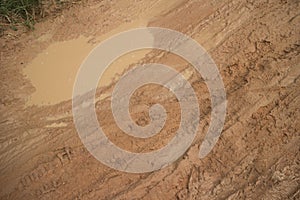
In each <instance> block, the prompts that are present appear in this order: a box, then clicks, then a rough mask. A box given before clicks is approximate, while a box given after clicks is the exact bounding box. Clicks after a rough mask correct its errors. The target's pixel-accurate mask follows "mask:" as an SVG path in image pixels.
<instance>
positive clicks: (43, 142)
mask: <svg viewBox="0 0 300 200" xmlns="http://www.w3.org/2000/svg"><path fill="white" fill-rule="evenodd" d="M166 2H167V1H161V0H155V1H147V3H145V2H143V1H122V2H121V1H120V2H117V1H96V0H94V1H86V3H85V4H84V5H74V6H73V7H72V8H70V9H68V10H64V11H62V15H61V16H58V17H56V18H50V19H49V20H47V21H45V22H41V23H39V24H37V25H36V30H35V31H34V32H32V33H24V34H22V35H21V36H17V37H16V38H15V37H14V36H12V35H7V36H5V37H2V38H0V41H1V46H2V47H1V50H0V53H1V54H0V56H1V60H0V63H1V68H0V74H1V75H0V91H1V99H0V186H1V187H0V198H1V199H300V192H299V185H300V184H299V182H300V179H299V178H300V176H299V163H300V156H299V151H300V149H299V144H300V137H299V136H300V125H299V121H300V111H299V104H300V90H299V87H300V79H299V77H300V55H299V54H300V29H299V26H300V2H299V1H297V0H286V1H284V0H269V1H267V0H266V1H265V0H263V1H248V0H230V1H214V0H213V1H209V2H208V1H202V0H201V1H192V0H191V1H186V0H179V1H173V3H172V5H169V4H168V3H166ZM158 8H159V9H158ZM146 9H147V12H148V13H153V17H151V18H150V19H148V18H147V21H146V22H147V25H148V26H159V27H165V28H171V29H174V30H178V31H181V32H183V33H185V34H187V35H189V36H191V37H192V38H193V39H195V40H196V41H198V42H199V43H200V44H201V45H203V46H204V47H205V49H206V50H208V52H209V53H210V55H211V56H212V58H213V59H214V60H215V62H216V64H217V66H218V68H219V71H220V73H221V75H222V78H223V81H224V84H225V88H226V92H227V100H228V110H227V117H226V123H225V127H224V131H223V133H222V136H221V138H220V139H219V141H218V143H217V145H216V146H215V147H214V149H213V151H212V152H211V153H210V154H209V155H208V156H207V157H205V158H204V159H201V160H200V159H199V158H198V157H197V155H198V151H199V145H200V144H201V142H202V140H203V138H204V136H205V133H206V131H207V128H208V125H209V121H210V120H209V119H210V100H209V95H208V91H207V88H206V86H205V83H204V81H203V79H202V78H201V76H200V75H199V74H197V73H195V71H194V70H193V69H192V67H191V66H189V64H188V63H186V62H185V61H183V60H180V59H179V58H178V57H176V56H174V55H172V54H168V53H166V52H161V51H152V52H151V53H148V54H147V55H146V57H145V58H144V59H142V60H141V63H147V62H159V63H163V64H168V65H171V66H174V68H176V69H177V70H179V71H181V72H182V73H183V74H184V75H185V76H186V77H187V78H188V79H189V81H190V83H191V84H192V86H193V88H194V89H195V90H196V93H197V96H198V98H199V105H200V109H201V114H202V116H201V123H200V127H199V130H200V131H199V133H198V136H197V138H196V139H195V141H194V142H193V145H192V146H191V147H190V148H189V150H188V151H187V152H186V153H185V154H184V156H183V157H181V158H180V159H179V160H178V161H176V162H175V163H173V164H171V165H170V166H168V167H166V168H164V169H162V170H159V171H156V172H152V173H146V174H128V173H123V172H118V171H116V170H113V169H110V168H108V167H106V166H104V165H102V164H101V163H100V162H98V161H97V160H96V159H95V158H93V157H92V156H91V155H90V154H89V152H88V151H87V150H86V149H85V147H84V146H83V145H82V143H81V141H80V139H79V137H78V135H77V133H76V130H75V127H74V124H73V118H72V112H71V100H67V101H64V102H61V103H59V104H55V105H48V106H30V107H28V106H26V105H25V103H26V99H27V98H28V97H29V96H30V95H32V93H33V92H34V91H35V88H34V86H33V85H32V84H31V82H30V80H28V79H27V78H26V77H24V75H23V73H22V70H23V68H24V67H25V66H26V65H27V64H28V63H29V62H30V61H31V60H32V59H34V58H35V57H36V56H37V54H38V53H39V52H40V51H41V50H44V49H45V48H47V46H49V45H50V44H51V43H54V42H57V41H65V40H70V39H74V38H77V37H79V36H80V35H83V36H85V37H89V38H91V40H90V42H91V43H95V42H97V40H96V38H97V37H98V36H99V35H103V34H105V33H108V32H109V31H111V30H113V29H116V28H118V27H119V26H122V25H124V24H125V25H126V24H128V23H131V22H133V21H135V20H137V19H139V20H143V19H144V18H145V19H146V17H145V14H143V12H144V11H145V10H146ZM125 27H126V26H125ZM116 81H117V80H116ZM113 86H114V82H113V83H112V84H111V85H109V86H107V87H103V88H101V89H99V91H98V93H97V94H98V96H99V98H98V99H97V102H96V108H97V110H98V111H99V113H98V117H99V121H100V123H101V124H102V126H103V128H104V129H106V130H108V131H111V132H113V133H111V134H108V137H109V138H110V139H111V140H113V141H114V142H115V143H116V144H118V145H119V146H120V147H122V148H125V149H128V150H131V151H136V152H143V151H150V150H153V149H157V148H160V147H162V146H163V145H164V144H166V143H167V142H168V141H169V139H170V138H171V137H172V134H173V133H174V130H176V128H177V127H178V123H179V120H180V118H179V107H178V103H177V102H176V99H175V98H174V96H173V95H172V94H171V93H167V92H166V91H164V89H163V88H159V87H157V86H153V85H149V86H146V87H144V88H142V89H141V91H137V92H136V93H135V95H134V96H133V98H132V102H131V108H132V116H133V118H134V119H135V120H136V121H137V123H138V124H143V123H147V121H148V120H149V119H148V116H147V115H146V114H145V113H146V110H144V109H143V107H141V106H140V105H144V103H145V101H149V99H150V102H152V101H153V102H154V101H156V100H158V101H160V102H161V103H162V104H164V106H165V108H166V110H167V111H168V117H169V119H168V120H169V121H167V126H166V127H165V128H164V130H163V131H162V132H161V133H160V134H158V135H157V136H155V137H153V138H151V140H150V141H146V140H135V139H133V138H130V137H128V136H126V135H125V134H122V132H121V131H120V130H119V128H117V126H116V124H115V123H114V119H113V117H112V114H111V110H110V109H109V105H110V98H109V95H110V94H111V92H112V89H113ZM103 94H104V95H103ZM153 94H157V96H159V97H160V98H158V99H156V98H155V95H153ZM101 95H103V96H104V97H101ZM161 97H162V98H161ZM100 110H101V112H100Z"/></svg>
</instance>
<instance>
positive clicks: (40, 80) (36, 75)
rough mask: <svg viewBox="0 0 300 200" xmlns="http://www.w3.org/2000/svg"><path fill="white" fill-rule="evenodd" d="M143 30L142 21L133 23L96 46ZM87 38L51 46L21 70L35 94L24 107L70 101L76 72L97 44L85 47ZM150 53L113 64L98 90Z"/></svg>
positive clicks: (99, 39) (100, 39)
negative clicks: (123, 34) (121, 33)
mask: <svg viewBox="0 0 300 200" xmlns="http://www.w3.org/2000/svg"><path fill="white" fill-rule="evenodd" d="M141 26H145V23H144V22H143V21H136V22H134V23H131V24H126V25H123V26H120V27H118V29H115V30H112V31H111V32H109V33H108V34H105V35H102V36H101V37H99V38H96V41H97V42H96V43H97V44H98V43H100V42H101V41H103V40H104V39H107V38H109V37H110V36H112V35H114V34H116V33H119V32H121V31H124V30H128V29H129V28H133V27H141ZM88 41H89V38H85V37H79V38H77V39H75V40H69V41H63V42H57V43H54V44H51V45H50V46H49V47H48V48H47V49H46V50H44V51H43V52H41V53H40V54H39V55H38V56H37V57H36V58H35V59H33V60H32V62H30V63H29V65H28V66H26V68H25V69H24V74H25V75H26V76H27V77H28V79H29V80H30V81H31V83H32V84H33V86H34V87H35V88H36V91H35V92H34V93H33V94H32V95H31V96H30V98H29V99H28V101H27V105H33V104H35V105H47V104H56V103H59V102H61V101H65V100H69V99H71V98H72V90H73V84H74V81H75V77H76V74H77V71H78V69H79V67H80V65H81V63H82V62H83V61H84V59H85V58H86V57H87V56H88V54H89V53H90V52H91V50H92V49H93V48H95V47H96V45H97V44H90V43H88ZM149 51H150V50H143V51H136V52H131V53H129V54H126V55H123V56H121V57H120V58H118V59H117V60H115V61H114V62H113V63H112V64H111V65H110V66H109V67H108V69H107V70H106V71H105V72H104V75H103V76H102V78H101V80H100V82H99V86H104V85H108V84H110V83H111V81H112V79H113V78H114V77H115V76H116V75H117V74H120V73H122V72H123V71H124V69H126V68H127V67H128V66H129V65H130V64H134V63H137V62H138V60H140V59H141V58H143V57H144V56H145V54H146V53H148V52H149Z"/></svg>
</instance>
